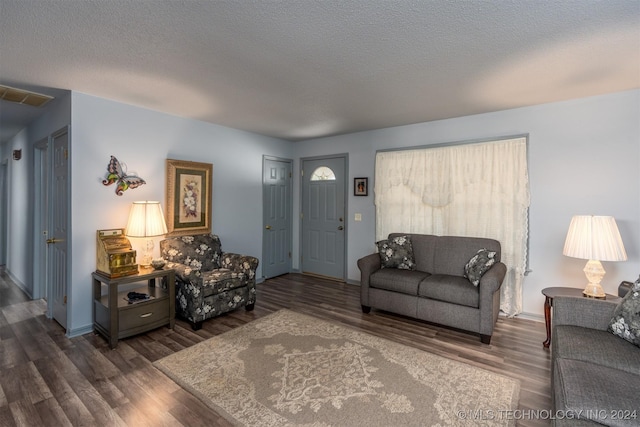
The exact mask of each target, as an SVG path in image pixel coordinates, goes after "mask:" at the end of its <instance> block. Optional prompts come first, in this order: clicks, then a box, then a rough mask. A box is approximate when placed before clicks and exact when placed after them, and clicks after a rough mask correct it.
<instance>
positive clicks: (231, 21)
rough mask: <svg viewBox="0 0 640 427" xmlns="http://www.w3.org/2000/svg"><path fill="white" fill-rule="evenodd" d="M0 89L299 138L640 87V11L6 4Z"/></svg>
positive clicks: (536, 6) (636, 5) (566, 4)
mask: <svg viewBox="0 0 640 427" xmlns="http://www.w3.org/2000/svg"><path fill="white" fill-rule="evenodd" d="M0 84H6V85H9V86H14V87H18V88H23V89H25V88H26V89H36V91H38V92H41V93H53V94H59V93H60V92H59V90H61V89H62V90H73V91H78V92H82V93H86V94H90V95H95V96H98V97H102V98H107V99H112V100H116V101H120V102H124V103H127V104H133V105H137V106H141V107H145V108H149V109H152V110H157V111H163V112H166V113H170V114H173V115H177V116H182V117H189V118H193V119H198V120H204V121H207V122H212V123H217V124H220V125H224V126H228V127H232V128H237V129H244V130H247V131H251V132H256V133H259V134H263V135H270V136H274V137H278V138H284V139H288V140H292V141H296V140H302V139H310V138H316V137H322V136H328V135H336V134H343V133H349V132H355V131H361V130H368V129H377V128H383V127H390V126H398V125H404V124H410V123H418V122H426V121H431V120H437V119H443V118H450V117H459V116H465V115H470V114H476V113H483V112H490V111H498V110H504V109H509V108H516V107H521V106H527V105H534V104H541V103H547V102H555V101H560V100H566V99H573V98H580V97H586V96H591V95H598V94H603V93H611V92H617V91H623V90H628V89H632V88H639V87H640V1H638V0H607V1H596V0H554V1H551V0H545V1H543V0H493V1H489V0H485V1H481V0H464V1H463V0H458V1H454V0H451V1H445V0H430V1H429V0H278V1H276V0H181V1H177V0H173V1H171V0H155V1H153V0H94V1H87V0H0ZM52 89H55V90H53V92H52ZM56 90H57V91H58V92H56ZM17 107H20V109H21V110H22V112H20V111H19V112H18V113H19V114H17V115H15V114H14V113H15V112H16V106H14V105H10V104H9V103H7V102H6V101H1V102H0V126H1V127H2V129H3V138H4V137H5V136H4V131H5V130H7V131H9V129H10V128H11V125H12V124H21V123H20V120H22V119H20V116H21V115H22V114H25V111H24V110H25V109H33V107H25V106H19V105H18V106H17ZM39 111H41V110H37V113H32V114H39ZM11 129H13V128H11ZM10 132H11V131H9V133H10ZM13 133H14V134H15V131H13ZM3 140H4V139H3Z"/></svg>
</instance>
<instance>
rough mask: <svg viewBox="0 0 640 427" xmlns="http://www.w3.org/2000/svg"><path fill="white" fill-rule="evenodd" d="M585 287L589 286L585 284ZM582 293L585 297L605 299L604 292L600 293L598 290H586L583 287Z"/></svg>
mask: <svg viewBox="0 0 640 427" xmlns="http://www.w3.org/2000/svg"><path fill="white" fill-rule="evenodd" d="M587 288H589V286H587ZM582 295H583V296H584V297H586V298H594V299H607V295H606V294H600V293H598V292H595V293H594V292H593V291H592V290H590V289H589V290H587V289H585V290H584V291H582Z"/></svg>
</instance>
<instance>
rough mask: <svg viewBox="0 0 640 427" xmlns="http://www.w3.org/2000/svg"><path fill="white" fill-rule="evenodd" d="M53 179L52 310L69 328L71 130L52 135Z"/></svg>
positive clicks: (50, 247)
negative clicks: (68, 253)
mask: <svg viewBox="0 0 640 427" xmlns="http://www.w3.org/2000/svg"><path fill="white" fill-rule="evenodd" d="M51 145H52V150H53V152H52V155H53V167H52V174H53V179H52V182H51V187H50V188H51V193H50V196H51V197H49V209H50V214H51V220H50V221H49V224H50V228H49V238H48V239H47V244H48V250H49V256H48V257H47V270H48V272H49V278H50V279H51V282H50V286H51V292H49V293H48V294H49V299H48V303H49V309H50V310H51V315H52V317H53V318H54V319H55V320H56V321H57V322H58V323H60V325H62V326H63V327H64V328H65V329H66V328H67V249H68V245H67V243H68V242H67V229H68V224H69V215H68V214H69V132H68V131H67V129H66V128H65V129H63V130H62V131H59V132H56V133H55V134H53V135H52V144H51Z"/></svg>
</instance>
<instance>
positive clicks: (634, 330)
mask: <svg viewBox="0 0 640 427" xmlns="http://www.w3.org/2000/svg"><path fill="white" fill-rule="evenodd" d="M608 330H609V332H611V333H612V334H614V335H617V336H619V337H620V338H622V339H625V340H627V341H629V342H630V343H632V344H635V345H637V346H638V347H640V277H638V280H636V282H635V283H634V284H633V286H632V287H631V290H630V291H629V292H627V294H626V295H625V296H624V298H623V299H622V302H621V303H620V304H618V307H616V310H615V311H614V312H613V318H612V319H611V322H610V323H609V328H608Z"/></svg>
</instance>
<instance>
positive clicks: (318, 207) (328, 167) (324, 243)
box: [302, 156, 346, 280]
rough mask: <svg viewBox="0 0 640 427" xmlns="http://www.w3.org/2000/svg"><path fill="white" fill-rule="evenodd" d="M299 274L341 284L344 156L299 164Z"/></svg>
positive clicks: (342, 271) (343, 238) (343, 252)
mask: <svg viewBox="0 0 640 427" xmlns="http://www.w3.org/2000/svg"><path fill="white" fill-rule="evenodd" d="M302 168H303V173H302V272H303V273H310V274H316V275H320V276H326V277H331V278H335V279H339V280H344V277H345V233H346V230H345V227H346V222H345V183H346V158H345V157H344V156H338V157H330V158H322V159H310V160H304V161H303V164H302Z"/></svg>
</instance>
